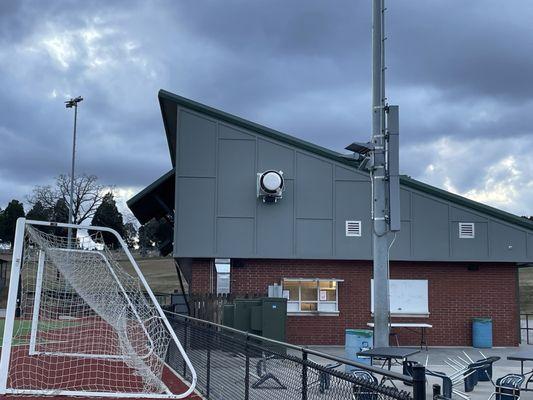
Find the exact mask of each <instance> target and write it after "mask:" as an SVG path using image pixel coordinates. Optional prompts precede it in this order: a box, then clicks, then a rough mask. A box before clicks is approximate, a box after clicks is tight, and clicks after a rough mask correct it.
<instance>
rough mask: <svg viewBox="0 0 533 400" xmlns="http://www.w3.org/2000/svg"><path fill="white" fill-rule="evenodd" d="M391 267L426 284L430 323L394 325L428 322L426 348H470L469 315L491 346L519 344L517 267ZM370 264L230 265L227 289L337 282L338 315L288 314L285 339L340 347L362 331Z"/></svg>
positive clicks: (201, 276)
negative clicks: (480, 323)
mask: <svg viewBox="0 0 533 400" xmlns="http://www.w3.org/2000/svg"><path fill="white" fill-rule="evenodd" d="M209 265H210V264H209V263H208V262H205V261H203V262H199V263H196V264H195V265H193V280H192V285H191V290H192V292H194V293H200V292H203V293H205V292H206V291H207V290H206V289H207V288H208V287H209V286H208V285H209V284H208V282H209V269H210V268H212V267H210V266H209ZM468 265H472V264H471V263H470V264H468V263H445V262H396V263H392V264H391V278H392V279H427V280H428V284H429V311H430V317H429V318H404V319H398V318H394V319H393V322H394V321H397V322H400V321H406V322H407V321H409V322H427V323H430V324H432V325H433V328H432V329H429V330H427V334H428V335H427V339H428V344H429V345H430V346H469V345H471V344H472V340H471V337H472V332H471V325H472V318H473V317H478V316H490V317H492V319H493V344H494V346H517V345H518V286H517V285H518V283H517V282H518V281H517V279H518V269H517V267H516V266H513V265H512V264H492V265H490V264H477V266H478V270H477V271H469V270H468V269H467V266H468ZM371 270H372V268H371V263H370V262H368V261H337V260H331V261H328V260H234V264H233V267H232V271H231V291H232V293H235V294H237V295H239V294H242V295H244V294H247V293H265V294H266V292H267V288H268V285H271V284H273V283H281V279H282V278H284V277H285V278H338V279H344V282H341V283H339V311H340V314H339V315H338V316H317V315H310V316H289V317H288V322H287V340H288V341H289V342H292V343H298V344H321V345H339V344H344V330H345V329H346V328H366V323H367V322H369V321H371V315H370V278H371V272H372V271H371ZM397 332H398V334H399V340H400V344H401V345H414V344H417V343H418V340H419V338H420V337H419V333H418V332H409V331H408V330H406V329H399V330H397Z"/></svg>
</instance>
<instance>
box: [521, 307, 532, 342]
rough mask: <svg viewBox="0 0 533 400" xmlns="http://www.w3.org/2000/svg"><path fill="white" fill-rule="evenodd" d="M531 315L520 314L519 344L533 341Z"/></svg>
mask: <svg viewBox="0 0 533 400" xmlns="http://www.w3.org/2000/svg"><path fill="white" fill-rule="evenodd" d="M532 332H533V314H520V343H524V342H526V343H527V344H530V341H533V339H530V338H533V333H532Z"/></svg>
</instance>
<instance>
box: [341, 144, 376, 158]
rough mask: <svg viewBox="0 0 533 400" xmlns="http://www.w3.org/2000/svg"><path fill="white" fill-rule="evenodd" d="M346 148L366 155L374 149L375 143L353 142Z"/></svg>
mask: <svg viewBox="0 0 533 400" xmlns="http://www.w3.org/2000/svg"><path fill="white" fill-rule="evenodd" d="M345 149H346V150H350V151H353V152H354V153H358V154H362V155H366V154H368V153H370V152H371V151H372V150H374V144H372V143H370V142H367V143H362V142H353V143H352V144H349V145H348V146H346V147H345Z"/></svg>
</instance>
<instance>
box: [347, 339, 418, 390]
mask: <svg viewBox="0 0 533 400" xmlns="http://www.w3.org/2000/svg"><path fill="white" fill-rule="evenodd" d="M417 353H420V350H419V349H413V348H409V347H375V348H373V349H369V350H363V351H360V352H358V353H357V356H359V357H370V358H371V359H372V361H373V360H374V359H379V360H384V362H383V364H382V366H381V368H383V367H384V366H385V365H387V369H388V370H389V371H390V369H391V367H392V360H401V361H402V363H403V362H404V361H406V360H407V357H410V356H412V355H414V354H417ZM385 380H390V381H391V383H392V384H393V385H394V382H392V380H391V379H390V378H387V377H385V376H384V377H383V378H382V380H381V383H383V381H385Z"/></svg>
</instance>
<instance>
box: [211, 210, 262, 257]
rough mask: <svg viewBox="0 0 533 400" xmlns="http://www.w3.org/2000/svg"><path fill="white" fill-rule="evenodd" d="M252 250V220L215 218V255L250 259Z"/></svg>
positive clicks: (252, 253) (253, 251)
mask: <svg viewBox="0 0 533 400" xmlns="http://www.w3.org/2000/svg"><path fill="white" fill-rule="evenodd" d="M254 253H255V250H254V219H253V218H217V255H218V256H219V257H228V258H231V257H235V255H236V254H239V255H242V257H251V256H253V255H254Z"/></svg>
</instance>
